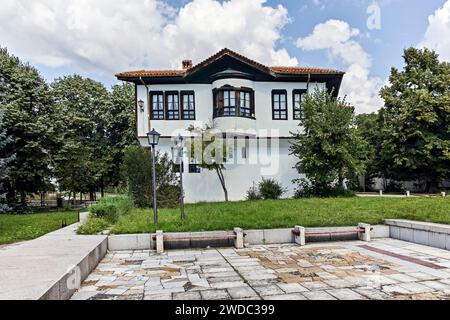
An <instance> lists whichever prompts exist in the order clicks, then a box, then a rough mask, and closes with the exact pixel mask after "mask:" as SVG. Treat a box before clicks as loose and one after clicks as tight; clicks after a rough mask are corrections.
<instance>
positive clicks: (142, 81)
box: [139, 77, 151, 131]
mask: <svg viewBox="0 0 450 320" xmlns="http://www.w3.org/2000/svg"><path fill="white" fill-rule="evenodd" d="M139 80H140V81H141V83H142V84H143V85H144V86H145V88H146V89H147V110H148V111H149V114H148V115H147V116H148V129H149V131H150V130H151V123H150V90H149V88H148V86H147V85H146V84H145V82H144V80H142V77H139Z"/></svg>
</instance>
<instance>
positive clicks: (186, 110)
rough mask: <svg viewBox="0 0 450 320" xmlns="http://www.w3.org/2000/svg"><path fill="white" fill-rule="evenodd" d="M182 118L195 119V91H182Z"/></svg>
mask: <svg viewBox="0 0 450 320" xmlns="http://www.w3.org/2000/svg"><path fill="white" fill-rule="evenodd" d="M181 119H182V120H195V95H194V91H181Z"/></svg>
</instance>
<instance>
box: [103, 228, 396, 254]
mask: <svg viewBox="0 0 450 320" xmlns="http://www.w3.org/2000/svg"><path fill="white" fill-rule="evenodd" d="M355 228H356V226H355V227H331V228H306V242H313V241H314V240H315V241H339V240H356V239H357V236H356V233H355V234H354V235H350V236H347V237H343V236H339V235H336V236H332V237H331V238H330V236H327V235H324V237H323V238H320V237H317V236H314V237H313V236H311V235H308V233H310V234H311V233H312V232H313V233H324V234H327V233H330V234H332V233H336V232H338V233H339V232H345V231H354V230H355ZM292 229H293V227H292V228H282V229H265V230H244V233H245V234H246V236H245V243H246V244H250V245H259V244H280V243H293V242H294V235H293V234H292ZM230 232H231V231H207V232H172V233H164V236H165V237H167V238H169V239H170V240H167V241H166V240H164V248H165V249H186V248H206V247H208V246H209V247H226V246H233V241H232V240H230V239H223V240H218V239H213V238H220V235H223V236H224V238H225V237H226V236H227V235H229V234H230ZM370 234H371V238H372V239H374V238H388V237H389V227H388V226H384V225H375V226H372V231H371V232H370ZM153 236H154V234H152V235H150V234H125V235H110V236H109V237H108V250H111V251H122V250H149V249H152V250H154V249H155V248H156V241H155V240H153ZM202 237H204V238H205V240H200V239H201V238H202ZM180 238H181V239H180ZM189 238H191V239H189ZM208 238H209V239H208ZM313 238H314V239H313ZM177 239H178V240H177Z"/></svg>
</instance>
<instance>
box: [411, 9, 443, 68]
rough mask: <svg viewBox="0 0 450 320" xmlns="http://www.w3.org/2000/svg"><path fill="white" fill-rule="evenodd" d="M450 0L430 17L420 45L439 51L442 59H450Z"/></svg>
mask: <svg viewBox="0 0 450 320" xmlns="http://www.w3.org/2000/svg"><path fill="white" fill-rule="evenodd" d="M449 34H450V0H449V1H447V2H446V3H444V5H443V6H442V7H441V8H439V9H437V10H436V12H435V13H434V14H433V15H430V16H429V17H428V28H427V31H426V33H425V37H424V39H423V41H422V42H421V43H420V44H419V45H418V46H419V47H427V48H429V49H433V50H435V51H436V52H437V53H439V56H440V58H441V59H442V60H446V61H450V37H449Z"/></svg>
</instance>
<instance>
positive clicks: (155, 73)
mask: <svg viewBox="0 0 450 320" xmlns="http://www.w3.org/2000/svg"><path fill="white" fill-rule="evenodd" d="M184 73H185V70H139V71H125V72H120V73H117V74H116V77H167V76H183V75H184Z"/></svg>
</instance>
